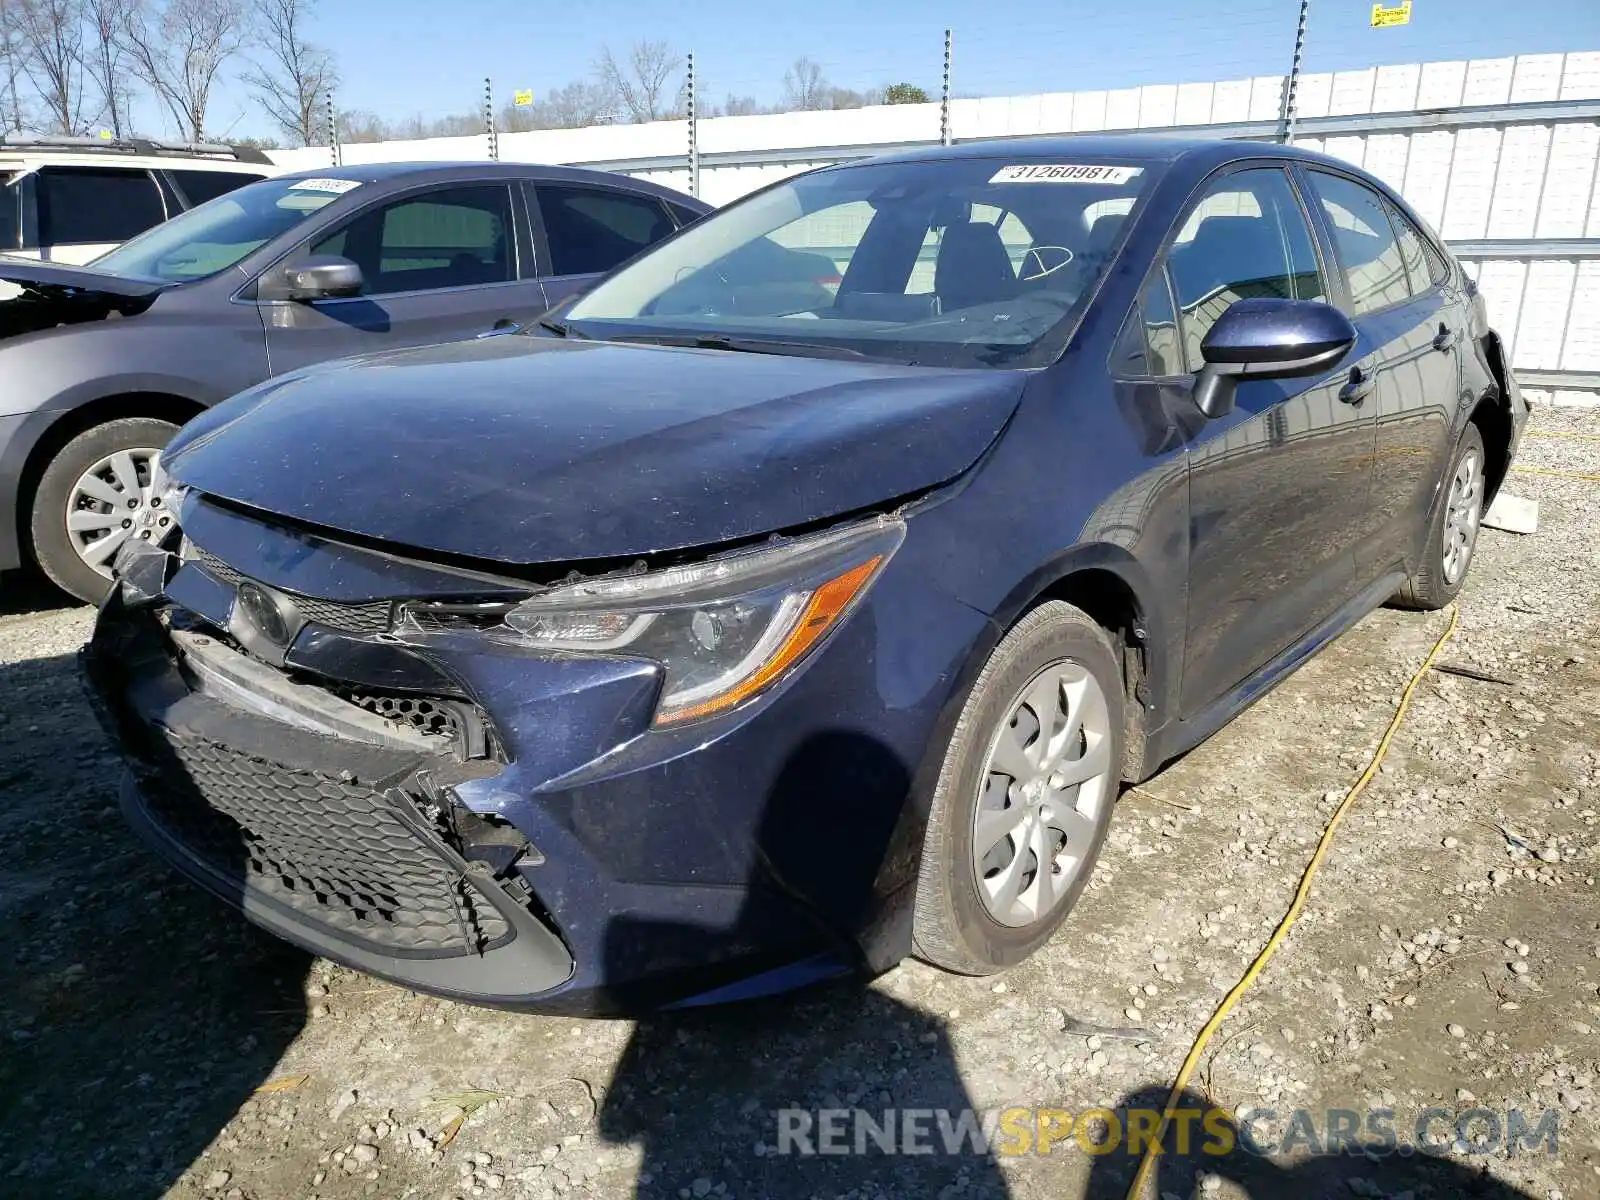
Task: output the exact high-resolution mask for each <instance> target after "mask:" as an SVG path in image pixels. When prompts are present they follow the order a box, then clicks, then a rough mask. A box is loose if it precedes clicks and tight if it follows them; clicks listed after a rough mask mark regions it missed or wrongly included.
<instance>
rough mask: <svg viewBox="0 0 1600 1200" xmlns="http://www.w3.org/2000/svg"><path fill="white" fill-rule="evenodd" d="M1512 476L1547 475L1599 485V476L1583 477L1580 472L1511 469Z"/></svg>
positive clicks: (1539, 468)
mask: <svg viewBox="0 0 1600 1200" xmlns="http://www.w3.org/2000/svg"><path fill="white" fill-rule="evenodd" d="M1511 471H1512V474H1514V475H1548V476H1550V477H1551V478H1553V479H1584V480H1587V481H1588V482H1590V483H1600V475H1585V474H1584V473H1583V472H1582V471H1554V470H1551V469H1550V468H1549V467H1512V468H1511Z"/></svg>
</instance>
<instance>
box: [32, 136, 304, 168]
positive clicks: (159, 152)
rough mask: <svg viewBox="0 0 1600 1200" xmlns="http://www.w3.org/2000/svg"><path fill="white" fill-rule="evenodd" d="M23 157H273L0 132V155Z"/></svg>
mask: <svg viewBox="0 0 1600 1200" xmlns="http://www.w3.org/2000/svg"><path fill="white" fill-rule="evenodd" d="M12 156H16V157H18V158H25V159H35V160H41V159H52V160H54V159H73V158H83V159H86V160H95V159H117V160H119V161H127V160H130V159H133V160H141V161H142V160H157V161H169V162H183V163H185V164H193V163H209V164H211V165H213V166H221V167H235V166H244V165H249V166H257V167H271V166H272V160H271V159H269V158H268V157H267V156H266V155H265V154H263V153H262V152H261V151H260V150H257V149H256V148H255V147H253V146H232V145H225V144H223V143H220V142H163V141H156V140H153V139H150V138H91V137H65V136H59V135H51V134H47V135H43V136H34V135H22V136H16V135H12V136H10V137H7V136H5V135H4V134H0V157H12Z"/></svg>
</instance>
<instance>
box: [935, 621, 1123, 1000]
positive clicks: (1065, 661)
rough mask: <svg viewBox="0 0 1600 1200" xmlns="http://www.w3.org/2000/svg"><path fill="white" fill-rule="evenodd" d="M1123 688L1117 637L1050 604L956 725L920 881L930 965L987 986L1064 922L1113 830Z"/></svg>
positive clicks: (1009, 639)
mask: <svg viewBox="0 0 1600 1200" xmlns="http://www.w3.org/2000/svg"><path fill="white" fill-rule="evenodd" d="M1122 721H1123V711H1122V686H1121V676H1120V673H1119V671H1118V668H1117V656H1116V654H1115V652H1114V651H1113V649H1112V643H1111V639H1110V637H1109V636H1108V635H1107V634H1106V632H1105V630H1103V629H1101V628H1100V626H1098V625H1097V624H1095V622H1094V621H1093V620H1092V619H1091V618H1090V617H1089V616H1088V615H1087V614H1085V613H1083V612H1081V611H1080V610H1078V609H1076V608H1073V607H1072V606H1071V605H1068V604H1062V603H1060V602H1058V601H1051V602H1049V603H1046V604H1042V605H1040V606H1039V607H1038V608H1036V609H1034V610H1033V611H1032V612H1031V613H1029V614H1028V615H1027V616H1026V617H1024V618H1023V619H1022V621H1020V622H1019V623H1018V624H1017V626H1016V627H1015V628H1014V629H1012V631H1011V632H1010V633H1009V634H1007V635H1006V637H1005V638H1004V640H1002V641H1001V643H1000V645H999V646H998V647H996V648H995V651H994V653H993V654H992V655H991V656H990V658H989V661H988V663H986V664H985V665H984V668H983V671H982V672H981V673H980V674H979V676H978V680H977V682H976V683H975V684H974V685H973V689H972V694H971V695H970V696H969V697H968V698H967V703H966V706H965V708H964V709H963V710H962V713H961V717H960V719H959V720H958V721H957V723H956V729H955V733H954V735H953V736H952V737H951V740H950V746H949V749H948V750H947V751H946V753H945V761H944V766H943V769H942V770H941V772H940V775H939V781H938V784H937V786H936V788H935V791H934V799H933V806H932V810H931V812H930V814H929V818H928V828H927V832H926V835H925V839H924V843H923V851H922V865H921V871H920V874H919V876H918V880H917V900H916V915H915V922H914V927H913V936H914V940H915V945H916V951H917V953H918V954H919V955H921V956H922V957H923V958H925V959H927V960H928V961H930V962H933V963H935V964H937V965H939V966H941V967H944V968H946V969H947V970H952V971H959V972H961V973H963V974H967V975H988V974H993V973H994V972H996V971H999V970H1002V969H1004V968H1006V967H1009V966H1012V965H1014V964H1016V963H1018V962H1021V961H1022V960H1023V959H1024V958H1026V957H1027V956H1028V955H1029V954H1031V953H1032V952H1033V951H1034V950H1036V949H1037V948H1038V947H1039V946H1041V945H1043V944H1044V943H1045V942H1046V941H1048V940H1049V938H1050V935H1051V934H1052V933H1054V932H1055V930H1056V928H1057V927H1058V926H1059V925H1060V924H1061V922H1062V921H1063V920H1064V919H1065V918H1066V916H1067V914H1068V913H1069V912H1070V911H1071V910H1072V907H1073V905H1074V904H1075V903H1076V902H1077V899H1078V896H1079V895H1080V894H1081V893H1082V891H1083V888H1084V886H1085V885H1086V884H1087V883H1088V881H1089V876H1090V873H1091V872H1092V871H1093V869H1094V863H1095V859H1096V858H1097V857H1098V856H1099V853H1100V847H1101V844H1102V843H1103V842H1104V841H1105V835H1106V831H1107V829H1108V828H1109V827H1110V823H1111V809H1112V805H1113V804H1114V803H1115V801H1116V797H1117V786H1118V784H1119V782H1120V778H1121V772H1120V767H1121V763H1122Z"/></svg>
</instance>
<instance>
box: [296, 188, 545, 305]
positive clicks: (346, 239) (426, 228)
mask: <svg viewBox="0 0 1600 1200" xmlns="http://www.w3.org/2000/svg"><path fill="white" fill-rule="evenodd" d="M513 236H514V235H513V233H512V224H511V190H510V188H508V187H506V186H504V185H502V184H480V185H471V186H467V187H453V188H445V189H442V190H440V191H437V192H425V193H423V194H422V195H418V196H409V197H407V198H406V199H404V200H399V201H396V202H395V203H393V204H385V205H382V206H380V207H378V208H374V209H369V210H368V211H366V212H364V213H360V214H359V215H357V216H356V217H355V218H354V219H353V220H351V221H350V222H349V223H348V224H347V225H345V226H344V227H343V228H342V229H340V230H338V231H337V232H335V233H332V234H330V235H329V236H327V237H325V238H323V239H322V240H321V241H319V242H318V243H317V244H316V245H314V246H312V247H311V253H312V254H337V255H341V256H343V257H344V258H348V259H350V260H351V261H352V262H354V263H356V264H357V265H358V266H359V267H360V268H361V274H362V275H363V276H365V277H366V281H367V287H366V294H367V295H369V296H375V295H384V294H388V293H393V292H419V291H431V290H436V289H439V288H453V287H477V286H481V285H483V284H487V283H506V282H508V281H510V280H512V279H515V278H516V259H515V247H514V246H513V244H512V239H513Z"/></svg>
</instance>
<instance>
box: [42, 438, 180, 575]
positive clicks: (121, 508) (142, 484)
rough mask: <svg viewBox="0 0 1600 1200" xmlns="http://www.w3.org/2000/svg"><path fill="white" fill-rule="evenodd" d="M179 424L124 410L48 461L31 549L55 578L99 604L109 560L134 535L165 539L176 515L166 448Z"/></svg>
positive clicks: (43, 477) (63, 448) (43, 476)
mask: <svg viewBox="0 0 1600 1200" xmlns="http://www.w3.org/2000/svg"><path fill="white" fill-rule="evenodd" d="M177 432H178V427H177V426H176V425H173V424H170V423H169V422H166V421H157V420H154V419H153V418H150V417H123V418H121V419H119V420H115V421H107V422H106V423H105V424H104V425H96V426H95V427H94V428H93V429H88V430H85V431H84V432H83V433H80V434H79V435H78V436H77V437H75V438H73V439H72V440H71V441H70V442H68V443H67V444H66V445H65V446H63V447H62V448H61V449H60V450H59V451H58V452H57V454H56V456H55V458H53V459H51V460H50V465H49V466H47V467H46V468H45V470H44V474H43V475H42V476H41V477H40V479H39V487H38V490H37V491H35V493H34V497H33V514H32V524H31V531H32V534H33V553H34V557H35V558H37V559H38V562H39V565H40V567H42V568H43V569H44V573H45V574H46V575H48V576H49V577H50V579H51V581H52V582H53V583H55V585H56V586H57V587H59V588H61V589H62V590H63V591H66V592H70V593H72V595H74V596H76V597H77V598H78V599H79V600H84V601H87V602H88V603H90V604H98V603H99V602H100V600H101V599H102V598H103V597H104V596H105V594H106V591H107V589H109V588H110V586H111V560H112V559H113V558H114V557H115V556H116V553H117V551H118V550H119V549H121V547H122V545H123V544H124V543H125V542H127V541H128V540H129V539H131V538H144V539H146V540H152V539H153V540H158V541H159V540H160V539H161V538H162V537H164V536H166V533H167V531H168V530H169V528H170V526H171V523H172V521H173V520H174V517H173V516H172V514H170V513H166V512H164V511H162V509H161V493H162V491H164V490H165V486H164V480H163V477H162V475H161V467H160V455H161V449H162V447H163V446H165V445H166V444H167V443H168V442H169V441H171V440H172V435H173V434H175V433H177Z"/></svg>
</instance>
